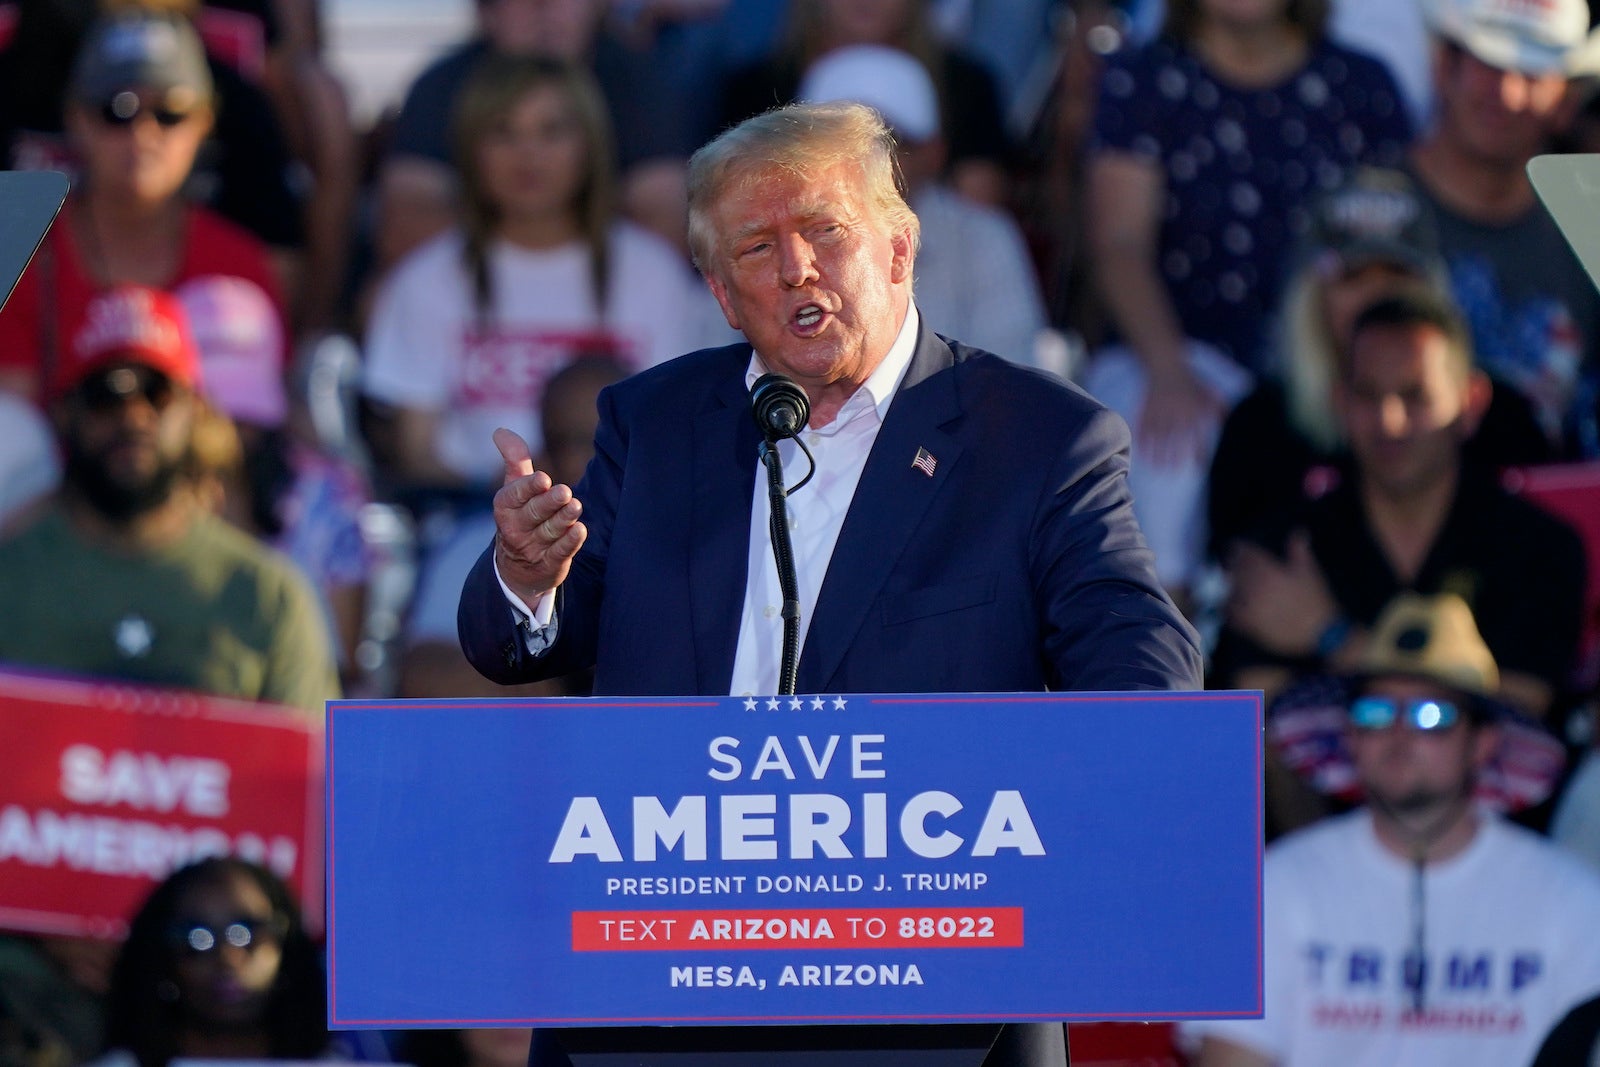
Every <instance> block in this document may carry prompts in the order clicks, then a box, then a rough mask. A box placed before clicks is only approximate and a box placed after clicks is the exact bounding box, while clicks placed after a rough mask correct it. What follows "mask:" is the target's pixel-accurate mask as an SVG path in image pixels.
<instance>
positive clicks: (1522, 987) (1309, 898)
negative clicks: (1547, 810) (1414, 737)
mask: <svg viewBox="0 0 1600 1067" xmlns="http://www.w3.org/2000/svg"><path fill="white" fill-rule="evenodd" d="M1412 880H1413V869H1412V866H1411V864H1409V863H1407V862H1406V861H1405V860H1403V859H1400V858H1399V857H1397V856H1395V855H1393V854H1392V853H1390V852H1388V851H1387V850H1386V849H1384V848H1383V846H1382V845H1381V844H1380V843H1379V842H1378V839H1377V835H1376V832H1375V831H1374V829H1373V826H1372V818H1371V815H1370V814H1369V813H1368V812H1367V811H1366V810H1364V809H1363V810H1361V811H1356V812H1352V813H1351V814H1349V815H1345V816H1341V817H1339V818H1336V819H1329V820H1326V821H1324V822H1322V823H1319V824H1317V825H1316V826H1313V827H1311V828H1310V829H1308V830H1305V831H1303V832H1301V833H1298V834H1295V835H1293V836H1291V837H1289V838H1286V839H1284V840H1283V841H1282V842H1280V843H1278V844H1277V845H1275V846H1273V847H1272V848H1271V849H1269V850H1268V852H1267V859H1266V864H1265V868H1264V886H1263V892H1264V908H1265V915H1264V926H1265V937H1266V959H1265V970H1266V1011H1265V1015H1264V1017H1263V1018H1262V1019H1259V1020H1228V1021H1218V1022H1204V1023H1190V1024H1187V1025H1186V1026H1185V1027H1184V1028H1183V1031H1184V1036H1185V1039H1186V1042H1192V1043H1193V1044H1194V1045H1196V1046H1198V1044H1199V1041H1200V1038H1201V1036H1203V1035H1207V1034H1210V1035H1215V1036H1217V1037H1223V1038H1226V1039H1228V1040H1230V1041H1232V1042H1234V1043H1235V1044H1239V1045H1243V1046H1246V1047H1248V1048H1251V1049H1254V1050H1255V1051H1257V1052H1259V1053H1262V1054H1264V1055H1267V1056H1270V1057H1272V1058H1274V1059H1275V1060H1276V1061H1277V1062H1278V1063H1280V1064H1288V1065H1292V1067H1324V1065H1325V1067H1364V1065H1365V1067H1396V1065H1404V1067H1434V1065H1437V1067H1476V1065H1481V1067H1521V1065H1525V1064H1527V1063H1528V1062H1529V1061H1530V1060H1531V1059H1533V1055H1534V1053H1535V1052H1536V1051H1538V1048H1539V1042H1540V1041H1541V1040H1543V1038H1544V1035H1545V1033H1546V1032H1547V1031H1548V1030H1549V1029H1550V1027H1551V1026H1552V1025H1554V1023H1555V1022H1556V1021H1557V1020H1558V1019H1560V1018H1561V1016H1562V1015H1563V1014H1565V1012H1566V1011H1567V1009H1568V1008H1570V1007H1572V1005H1574V1004H1575V1003H1577V1002H1578V1001H1580V1000H1583V999H1585V998H1587V997H1589V996H1591V995H1593V994H1594V993H1595V992H1596V991H1597V990H1600V936H1596V930H1597V928H1600V876H1597V875H1596V874H1595V872H1593V871H1592V870H1590V869H1588V868H1587V867H1586V866H1585V865H1584V864H1582V863H1581V862H1580V861H1578V860H1577V859H1575V858H1573V857H1572V856H1569V855H1568V854H1567V853H1565V852H1564V851H1563V850H1561V849H1558V848H1556V847H1555V846H1554V845H1551V844H1550V843H1549V842H1547V841H1544V840H1542V839H1540V838H1538V837H1536V836H1535V835H1533V834H1532V833H1529V832H1528V831H1526V830H1523V829H1522V828H1520V827H1516V826H1512V825H1511V824H1509V823H1506V822H1504V821H1502V820H1500V819H1498V818H1496V817H1494V816H1492V815H1488V814H1485V815H1484V821H1483V826H1482V828H1481V829H1480V831H1479V833H1478V835H1477V837H1476V838H1475V839H1474V840H1473V842H1472V844H1471V845H1470V846H1469V847H1468V849H1467V851H1465V852H1463V853H1462V854H1460V855H1458V856H1456V857H1454V858H1452V859H1450V860H1448V861H1447V862H1445V863H1442V864H1437V865H1432V866H1429V867H1428V870H1427V877H1426V883H1425V885H1426V890H1425V912H1426V936H1425V941H1426V952H1425V959H1426V961H1427V965H1426V972H1425V973H1426V977H1425V980H1424V986H1423V989H1424V995H1425V1001H1424V1007H1423V1010H1422V1012H1421V1013H1420V1014H1417V1013H1416V1012H1414V1011H1413V1010H1412V1001H1411V991H1410V989H1409V988H1408V987H1407V986H1406V985H1405V984H1404V980H1403V970H1404V968H1405V960H1406V957H1407V956H1408V954H1409V953H1410V951H1411V945H1412V943H1413V937H1414V932H1413V925H1412V924H1413V914H1414V913H1413V906H1412V892H1413V886H1412Z"/></svg>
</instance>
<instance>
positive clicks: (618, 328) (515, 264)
mask: <svg viewBox="0 0 1600 1067" xmlns="http://www.w3.org/2000/svg"><path fill="white" fill-rule="evenodd" d="M489 262H490V277H491V278H492V279H493V281H494V290H493V291H494V308H493V313H492V315H491V316H490V318H489V324H488V326H487V327H484V326H482V325H480V324H479V322H478V315H477V312H476V309H475V304H474V300H473V296H472V282H471V279H470V277H469V275H468V272H467V270H466V267H465V265H464V262H463V259H462V239H461V235H460V234H459V233H458V232H450V233H446V234H444V235H442V236H440V237H437V238H435V239H434V240H432V241H429V242H428V243H427V244H425V245H423V246H422V247H420V248H418V249H417V250H416V251H415V252H413V253H412V254H411V255H410V256H408V257H406V259H404V260H403V261H401V263H400V264H399V265H398V266H397V267H396V268H395V271H394V274H393V275H392V276H391V277H390V278H389V279H388V281H387V282H386V283H385V284H384V286H383V289H382V291H381V292H380V293H379V296H378V302H377V306H376V307H375V309H374V311H373V316H372V323H371V326H370V328H369V330H368V333H367V346H366V347H367V350H366V363H365V377H364V381H363V389H364V390H365V392H366V393H367V395H369V396H371V397H373V398H374V399H377V400H380V401H383V402H384V403H387V404H391V405H394V406H395V407H400V408H409V409H412V410H420V411H431V412H437V413H438V414H439V428H438V437H437V439H436V440H435V443H434V450H435V453H436V454H437V457H438V459H439V461H440V462H441V463H443V464H444V465H445V466H446V467H448V468H449V469H450V470H453V471H456V472H457V473H459V474H460V475H461V476H462V477H463V478H466V479H468V480H471V481H480V482H494V481H497V480H498V479H499V475H500V472H501V468H502V464H501V460H500V456H499V453H497V452H496V451H495V447H494V444H493V442H492V440H491V439H490V435H491V434H492V433H493V432H494V429H495V427H497V426H507V427H510V428H511V429H513V430H516V431H517V432H518V433H520V434H522V435H523V436H524V437H525V438H526V439H527V441H528V443H529V445H530V446H532V447H533V448H534V449H536V450H537V449H538V448H539V445H540V429H539V400H540V398H541V397H542V396H543V395H544V386H545V383H546V382H547V381H549V380H550V378H551V377H552V376H553V375H554V374H555V373H556V372H557V371H559V370H560V369H561V368H562V367H565V366H566V365H567V364H568V363H571V362H572V361H573V360H574V359H577V358H580V357H581V356H583V355H585V354H603V353H610V354H614V355H617V356H619V357H620V358H621V359H622V361H623V362H624V363H625V364H627V365H628V366H629V367H631V368H632V369H634V370H642V369H643V368H645V367H649V366H653V365H655V364H657V363H661V362H664V361H666V360H668V359H671V358H672V357H674V356H677V355H681V354H682V353H684V352H687V351H689V350H690V349H691V348H693V347H695V342H696V341H697V340H698V338H699V336H700V334H701V332H702V330H703V323H704V307H703V305H704V303H705V302H706V301H708V300H709V299H710V296H709V294H708V293H707V292H706V291H705V287H704V286H703V285H701V284H699V283H698V282H697V281H696V279H695V277H694V275H693V274H692V272H691V271H690V270H689V268H688V266H687V265H686V264H685V263H684V262H683V261H682V260H681V258H680V257H679V256H678V255H677V254H676V253H675V252H674V251H673V250H672V249H671V247H670V246H668V245H667V243H666V242H665V241H662V240H661V239H660V238H658V237H655V236H654V235H652V234H649V233H647V232H645V231H644V230H641V229H639V228H637V227H635V226H632V225H629V224H627V223H618V224H616V225H614V226H613V227H612V229H611V266H610V270H611V280H610V285H609V289H610V295H609V299H608V301H607V304H608V306H607V308H606V313H605V316H604V319H603V320H602V317H601V314H600V310H599V309H598V308H597V307H596V306H595V304H596V302H595V299H594V292H593V287H592V285H591V282H590V274H589V251H588V247H587V245H586V244H584V243H583V242H582V241H574V242H572V243H570V244H566V245H563V246H561V247H559V248H554V249H549V250H542V251H533V250H530V249H526V248H519V247H517V246H514V245H511V244H509V243H507V242H504V241H500V242H496V243H495V244H494V245H493V246H491V248H490V253H489Z"/></svg>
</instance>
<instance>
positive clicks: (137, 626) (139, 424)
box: [0, 286, 338, 720]
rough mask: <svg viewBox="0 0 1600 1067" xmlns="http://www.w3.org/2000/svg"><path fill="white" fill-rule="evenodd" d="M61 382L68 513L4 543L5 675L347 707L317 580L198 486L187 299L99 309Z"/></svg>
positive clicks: (120, 293) (0, 562)
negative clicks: (43, 674) (309, 579)
mask: <svg viewBox="0 0 1600 1067" xmlns="http://www.w3.org/2000/svg"><path fill="white" fill-rule="evenodd" d="M64 357H65V358H64V361H63V363H62V364H61V365H60V366H59V367H57V368H56V374H55V375H54V376H53V378H52V388H53V390H54V392H53V393H52V396H51V402H52V408H51V411H52V415H53V416H54V419H55V423H56V426H57V429H58V433H59V436H60V440H61V445H62V450H63V452H64V453H65V456H66V479H65V483H64V485H63V492H62V494H61V495H60V497H59V499H58V500H57V501H55V502H54V503H53V504H52V506H51V507H50V508H49V510H47V511H46V512H45V513H44V514H43V515H42V516H41V517H39V518H38V519H37V520H36V521H34V522H33V523H32V524H31V525H29V526H27V527H25V528H23V529H21V530H19V531H17V532H16V533H15V534H14V535H13V536H12V537H11V538H9V539H8V540H6V541H5V542H3V543H0V587H3V588H4V589H5V590H6V593H7V596H8V598H9V601H10V603H11V605H12V608H13V610H11V611H9V612H6V613H5V615H4V617H3V618H0V661H4V662H10V663H14V664H21V665H28V666H34V667H44V668H51V669H54V670H59V671H67V672H71V673H74V674H82V675H90V676H100V677H107V678H118V679H124V680H128V681H137V682H145V683H149V684H154V685H161V686H168V687H175V688H185V689H196V690H200V691H202V692H207V693H212V694H215V695H217V696H225V697H233V698H235V699H239V700H260V701H269V702H273V703H277V704H283V705H287V706H289V707H293V708H299V709H301V710H302V711H303V712H304V713H305V714H306V715H308V716H310V717H313V718H315V719H318V720H320V718H321V716H322V713H323V704H324V702H325V701H326V700H328V699H330V698H332V697H336V696H337V695H338V682H337V679H336V676H335V673H334V667H333V659H332V655H331V653H330V647H331V646H330V642H329V639H328V637H327V632H326V628H325V626H324V625H323V621H322V618H321V613H320V611H319V610H318V608H317V604H316V599H315V594H314V593H313V592H312V591H311V589H310V588H309V587H308V586H307V585H306V582H305V579H304V578H303V577H302V576H301V575H300V574H299V573H298V572H297V571H296V570H295V569H294V568H293V567H292V566H291V565H290V564H289V563H288V562H287V561H285V560H284V559H282V558H281V557H279V556H278V555H277V554H276V553H271V552H269V551H268V550H266V549H264V548H262V547H261V546H260V545H258V544H257V543H256V542H255V541H254V540H252V539H251V538H249V537H247V536H246V535H244V534H242V533H239V532H238V531H236V530H234V529H232V528H231V527H230V526H228V525H227V524H226V523H225V522H223V521H222V520H221V519H220V518H217V517H215V516H214V515H212V514H211V513H210V512H209V511H208V510H207V508H206V507H205V505H204V503H203V501H202V498H201V496H200V494H199V493H198V492H197V491H196V490H195V487H194V486H193V484H192V482H191V481H190V480H189V479H188V478H187V477H186V473H187V471H188V470H189V455H190V449H191V437H192V434H193V433H194V427H195V421H196V417H197V414H196V413H197V411H198V410H199V409H200V408H201V406H202V405H203V404H204V401H203V400H202V399H201V398H200V396H199V394H198V387H199V384H200V380H201V373H202V372H201V360H200V354H199V352H198V350H197V349H196V347H195V344H194V341H193V340H192V339H191V338H190V336H189V332H188V325H187V322H186V320H185V318H184V314H183V309H182V307H181V305H180V304H179V303H178V302H177V300H176V298H174V297H172V296H171V295H169V294H166V293H162V292H160V291H158V290H153V289H143V288H139V287H134V286H126V287H120V288H117V289H113V290H111V291H110V292H107V293H105V294H103V295H101V296H100V297H97V298H96V299H95V300H94V301H92V302H91V303H90V305H89V307H88V311H87V314H86V315H85V317H84V323H83V325H82V327H81V328H80V329H79V331H78V332H77V334H76V335H75V336H73V338H72V339H71V343H70V344H69V345H68V346H67V347H66V349H65V351H64Z"/></svg>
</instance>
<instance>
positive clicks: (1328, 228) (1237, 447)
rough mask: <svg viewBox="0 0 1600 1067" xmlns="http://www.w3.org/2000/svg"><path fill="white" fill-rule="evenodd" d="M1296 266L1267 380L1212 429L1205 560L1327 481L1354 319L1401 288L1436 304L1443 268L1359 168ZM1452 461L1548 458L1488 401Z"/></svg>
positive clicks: (1412, 213)
mask: <svg viewBox="0 0 1600 1067" xmlns="http://www.w3.org/2000/svg"><path fill="white" fill-rule="evenodd" d="M1311 214H1312V227H1311V233H1310V235H1309V238H1308V240H1307V242H1306V245H1307V247H1306V249H1305V251H1304V253H1303V254H1302V256H1301V265H1300V266H1299V268H1298V269H1297V270H1296V271H1295V273H1294V274H1293V276H1292V277H1291V279H1290V281H1289V283H1288V285H1287V286H1286V287H1285V290H1284V297H1283V307H1282V309H1281V310H1280V313H1279V326H1278V331H1277V335H1276V344H1275V345H1274V347H1273V354H1272V355H1271V356H1269V357H1268V359H1267V365H1268V367H1269V370H1268V372H1267V374H1266V376H1265V377H1264V378H1263V380H1262V381H1261V383H1260V384H1259V385H1258V386H1257V387H1256V388H1255V390H1253V391H1252V392H1251V393H1250V394H1249V395H1248V396H1246V397H1245V398H1244V399H1243V400H1241V401H1240V402H1239V404H1238V406H1236V407H1235V408H1234V409H1233V411H1231V412H1230V413H1229V414H1228V417H1227V420H1226V421H1225V422H1224V423H1223V426H1222V434H1221V437H1220V438H1219V439H1218V441H1217V451H1216V455H1215V456H1214V457H1213V459H1212V462H1211V475H1210V479H1209V485H1208V506H1207V519H1208V538H1209V542H1210V548H1209V551H1210V554H1211V556H1212V558H1214V559H1225V558H1226V557H1227V548H1228V546H1229V545H1230V544H1232V542H1233V541H1234V540H1235V539H1236V538H1238V537H1241V536H1246V535H1248V534H1250V533H1252V532H1254V531H1255V530H1256V528H1257V527H1258V526H1259V525H1260V524H1261V523H1262V522H1263V521H1265V520H1266V519H1268V518H1269V517H1270V516H1271V515H1272V514H1273V512H1275V511H1278V510H1281V509H1282V508H1283V507H1285V506H1286V505H1289V504H1291V503H1292V502H1293V501H1296V500H1299V499H1301V498H1302V497H1305V496H1307V495H1313V496H1314V495H1317V493H1318V486H1319V484H1325V483H1326V482H1327V480H1328V479H1330V478H1333V477H1337V476H1338V475H1337V471H1336V470H1335V469H1334V468H1336V467H1337V466H1338V465H1339V464H1341V463H1342V462H1343V453H1344V435H1343V432H1342V430H1341V428H1340V426H1339V418H1338V413H1337V412H1336V411H1335V409H1334V380H1335V378H1336V376H1337V375H1338V368H1339V366H1340V364H1341V362H1342V361H1343V359H1344V355H1345V351H1346V349H1347V347H1348V345H1349V343H1350V328H1351V326H1352V325H1353V324H1354V322H1355V319H1356V316H1357V315H1358V314H1359V313H1360V312H1361V311H1362V310H1364V309H1365V308H1367V307H1368V306H1370V305H1371V304H1372V303H1373V302H1374V301H1375V300H1377V299H1379V298H1381V297H1383V296H1386V295H1390V294H1393V293H1396V292H1400V291H1403V290H1406V289H1410V288H1416V287H1427V288H1431V289H1432V290H1433V291H1435V292H1436V293H1440V294H1443V293H1444V291H1445V286H1446V284H1447V282H1446V279H1445V268H1444V261H1443V260H1441V259H1440V258H1439V254H1438V242H1437V239H1436V237H1435V235H1434V232H1433V226H1432V221H1431V218H1430V217H1429V215H1428V212H1427V209H1426V207H1425V206H1424V204H1423V203H1422V201H1421V200H1420V199H1419V197H1418V196H1417V194H1416V191H1415V189H1414V187H1413V186H1412V184H1411V182H1410V180H1409V179H1408V178H1407V177H1406V176H1405V175H1404V174H1402V173H1401V172H1399V171H1395V170H1383V169H1380V168H1375V167H1363V168H1360V169H1359V170H1357V171H1356V173H1355V174H1354V175H1352V177H1351V180H1350V181H1349V182H1348V183H1347V184H1346V185H1344V186H1343V187H1341V188H1339V189H1338V190H1335V191H1334V192H1332V193H1329V194H1327V195H1326V196H1323V197H1319V198H1318V200H1317V202H1316V203H1315V204H1314V205H1313V207H1312V213H1311ZM1463 454H1464V455H1465V456H1466V457H1467V458H1468V459H1469V460H1470V461H1473V462H1478V463H1482V464H1484V465H1486V466H1489V467H1501V466H1509V465H1515V464H1528V463H1538V462H1543V461H1545V460H1548V459H1552V458H1554V457H1553V456H1552V454H1551V452H1550V449H1549V446H1548V443H1547V442H1546V441H1545V440H1544V436H1543V434H1542V433H1540V431H1539V428H1538V425H1537V424H1536V423H1535V422H1534V420H1533V416H1532V414H1531V412H1529V410H1528V409H1527V405H1526V404H1525V403H1523V402H1522V400H1521V398H1520V397H1519V396H1518V395H1517V394H1516V393H1514V392H1508V391H1502V390H1495V391H1494V393H1493V395H1492V397H1491V398H1490V402H1489V408H1488V410H1487V411H1486V412H1485V413H1484V419H1483V423H1482V425H1481V426H1480V427H1479V429H1478V431H1477V432H1476V433H1475V434H1473V436H1472V438H1471V439H1470V440H1469V441H1468V442H1467V443H1466V445H1465V446H1464V450H1463Z"/></svg>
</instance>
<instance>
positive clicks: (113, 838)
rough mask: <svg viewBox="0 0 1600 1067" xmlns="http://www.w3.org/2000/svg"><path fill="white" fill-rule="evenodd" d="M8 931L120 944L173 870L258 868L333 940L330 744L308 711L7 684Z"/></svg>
mask: <svg viewBox="0 0 1600 1067" xmlns="http://www.w3.org/2000/svg"><path fill="white" fill-rule="evenodd" d="M0 737H3V738H4V739H5V741H4V743H3V744H0V927H3V928H9V929H14V930H28V931H34V932H39V933H56V934H72V935H79V936H89V937H107V938H116V937H121V936H123V935H124V934H125V933H126V932H127V921H128V920H129V919H130V918H132V916H133V913H134V911H135V910H137V908H138V906H139V904H140V903H141V902H142V901H143V900H144V898H145V896H146V895H147V894H148V893H149V892H150V890H151V889H152V888H153V887H154V886H155V884H156V883H158V882H160V881H161V880H162V879H164V878H165V877H166V876H167V874H169V873H170V872H171V871H173V870H174V869H176V868H178V867H181V866H183V865H184V864H185V863H188V862H190V861H192V860H196V859H200V858H202V857H205V856H211V855H221V854H234V855H239V856H243V857H245V858H246V859H250V860H254V861H255V862H257V863H260V864H262V865H263V866H265V867H268V868H270V869H271V870H273V871H274V872H276V873H277V874H278V875H279V876H281V877H282V878H283V879H284V880H285V881H286V882H288V884H289V885H290V887H291V888H292V889H294V890H295V892H296V895H297V896H298V898H299V900H300V902H301V906H302V908H303V909H304V911H305V917H306V924H307V926H308V928H310V929H312V930H320V929H321V926H322V752H323V748H322V730H321V728H320V727H318V726H314V725H312V724H310V723H308V722H307V721H306V720H305V717H304V714H303V713H302V712H299V711H296V710H294V709H291V708H280V707H277V706H274V705H267V704H250V703H244V702H240V701H233V700H224V699H220V698H214V697H207V696H205V695H204V694H199V693H192V692H179V691H172V690H162V689H151V688H142V687H141V688H135V687H132V686H122V685H115V684H105V683H99V682H83V681H72V680H65V679H57V678H43V677H35V676H32V675H25V674H12V673H8V672H4V671H0Z"/></svg>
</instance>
